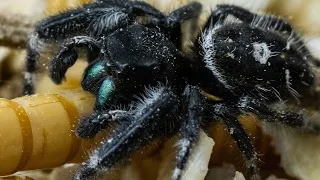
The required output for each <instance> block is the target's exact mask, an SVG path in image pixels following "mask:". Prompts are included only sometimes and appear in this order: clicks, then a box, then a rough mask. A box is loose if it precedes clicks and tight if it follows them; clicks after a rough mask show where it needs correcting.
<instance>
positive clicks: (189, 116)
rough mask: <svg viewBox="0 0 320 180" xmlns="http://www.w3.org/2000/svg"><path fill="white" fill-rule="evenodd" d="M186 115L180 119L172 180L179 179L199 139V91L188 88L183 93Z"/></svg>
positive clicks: (200, 110)
mask: <svg viewBox="0 0 320 180" xmlns="http://www.w3.org/2000/svg"><path fill="white" fill-rule="evenodd" d="M183 95H184V101H183V104H185V107H184V108H185V109H184V111H186V112H187V113H186V115H185V116H184V117H182V123H181V127H180V133H181V139H180V140H179V142H178V145H179V146H178V148H179V149H178V154H177V156H176V166H175V168H174V171H173V175H172V178H171V179H172V180H179V179H181V175H182V172H183V170H184V169H185V167H186V165H187V161H188V158H189V156H190V154H191V151H192V149H193V147H194V145H195V143H196V142H197V140H198V139H199V132H200V121H201V116H202V108H203V107H202V103H203V98H202V95H201V94H200V92H199V89H197V88H196V87H193V86H188V87H187V88H186V89H185V92H184V94H183Z"/></svg>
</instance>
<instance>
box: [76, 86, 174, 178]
mask: <svg viewBox="0 0 320 180" xmlns="http://www.w3.org/2000/svg"><path fill="white" fill-rule="evenodd" d="M177 104H178V99H177V97H176V95H175V94H174V93H173V92H172V90H171V89H170V88H168V87H165V86H162V87H157V88H154V89H149V90H148V91H147V92H146V96H145V97H144V98H143V99H142V100H141V102H140V103H139V104H137V106H136V107H135V109H134V110H133V115H132V116H131V117H130V120H128V121H121V122H118V123H117V125H116V127H115V129H114V130H113V131H112V134H111V135H110V136H109V137H108V138H106V139H105V140H103V141H102V143H101V146H100V147H99V148H98V149H96V150H94V152H93V154H92V155H90V158H89V160H88V161H87V162H85V163H83V165H82V167H81V168H80V170H79V171H78V172H77V173H76V174H75V177H74V179H75V180H80V179H90V177H94V176H95V175H96V173H97V172H99V171H101V170H105V171H108V170H111V169H112V168H113V167H114V166H115V165H117V164H120V163H123V161H124V160H125V159H129V158H130V157H131V156H132V155H133V153H134V152H136V151H137V150H138V149H140V148H141V147H143V146H145V145H147V144H149V143H150V142H151V141H152V140H153V139H154V138H156V137H159V136H160V135H161V134H159V133H161V132H163V128H166V125H167V123H168V122H167V121H166V119H170V118H169V117H168V115H169V114H171V113H172V111H173V108H174V107H175V106H176V105H177ZM168 131H174V130H173V129H168ZM162 135H163V134H162Z"/></svg>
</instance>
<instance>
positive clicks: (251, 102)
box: [238, 96, 320, 135]
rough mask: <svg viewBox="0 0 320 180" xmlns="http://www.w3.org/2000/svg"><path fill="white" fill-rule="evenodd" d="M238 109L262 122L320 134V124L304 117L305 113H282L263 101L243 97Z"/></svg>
mask: <svg viewBox="0 0 320 180" xmlns="http://www.w3.org/2000/svg"><path fill="white" fill-rule="evenodd" d="M238 107H239V109H240V110H242V111H243V112H244V113H248V112H250V113H253V114H255V115H256V116H257V117H258V118H259V119H260V120H262V121H265V122H271V123H281V124H284V125H287V126H290V127H293V128H303V130H305V131H306V132H309V133H313V134H316V135H318V134H320V124H319V123H317V121H312V119H311V118H310V117H308V116H304V115H303V111H300V112H298V113H295V112H291V111H288V112H282V111H280V110H273V109H271V108H269V107H268V106H266V105H265V103H264V102H262V101H261V100H258V99H255V98H252V97H250V96H244V97H241V98H240V100H239V102H238Z"/></svg>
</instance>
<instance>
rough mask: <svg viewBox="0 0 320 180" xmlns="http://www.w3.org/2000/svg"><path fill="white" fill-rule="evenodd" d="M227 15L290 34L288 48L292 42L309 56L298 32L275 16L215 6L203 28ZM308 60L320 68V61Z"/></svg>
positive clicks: (222, 19) (224, 5) (229, 6)
mask: <svg viewBox="0 0 320 180" xmlns="http://www.w3.org/2000/svg"><path fill="white" fill-rule="evenodd" d="M228 15H232V16H234V17H236V18H238V19H240V20H241V21H243V22H245V23H247V24H251V25H253V26H256V27H262V28H268V30H270V31H274V32H280V33H283V32H287V33H288V34H290V36H289V38H288V46H290V43H292V42H291V41H294V42H293V43H294V44H295V45H296V46H297V47H299V51H300V52H302V53H303V54H304V55H310V52H309V50H308V49H307V48H306V47H305V45H304V41H303V40H302V39H301V38H300V37H299V34H298V32H296V30H295V29H294V28H293V26H292V25H291V24H289V23H288V22H286V21H285V20H283V19H280V18H277V17H275V16H271V15H270V16H266V15H257V14H253V13H251V12H250V11H248V10H246V9H244V8H241V7H239V6H234V5H227V4H222V5H217V6H216V8H215V9H214V11H213V12H212V13H211V15H210V17H209V18H208V20H207V22H206V24H205V26H204V27H209V26H210V24H211V23H212V24H215V23H217V22H218V21H224V20H225V19H226V18H227V17H228ZM308 60H309V61H310V62H312V63H313V64H314V65H316V66H320V61H318V60H317V59H315V58H313V57H312V56H311V57H310V58H309V59H308Z"/></svg>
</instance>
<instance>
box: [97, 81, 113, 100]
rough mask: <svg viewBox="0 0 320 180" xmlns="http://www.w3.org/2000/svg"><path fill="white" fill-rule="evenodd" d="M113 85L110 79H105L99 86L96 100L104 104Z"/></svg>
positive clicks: (111, 91)
mask: <svg viewBox="0 0 320 180" xmlns="http://www.w3.org/2000/svg"><path fill="white" fill-rule="evenodd" d="M114 90H115V85H114V82H113V81H112V79H105V80H104V81H103V83H102V85H101V86H100V89H99V93H98V97H97V101H98V103H99V104H100V105H102V104H105V103H106V101H107V100H108V98H109V97H110V95H111V94H112V93H113V92H114Z"/></svg>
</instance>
